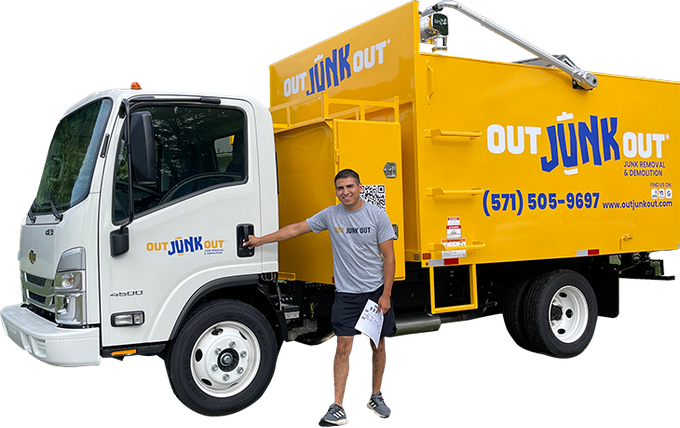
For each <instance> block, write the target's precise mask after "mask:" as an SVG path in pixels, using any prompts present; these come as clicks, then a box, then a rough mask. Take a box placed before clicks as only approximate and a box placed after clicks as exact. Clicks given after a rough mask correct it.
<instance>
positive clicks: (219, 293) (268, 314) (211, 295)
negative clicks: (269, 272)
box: [170, 275, 286, 346]
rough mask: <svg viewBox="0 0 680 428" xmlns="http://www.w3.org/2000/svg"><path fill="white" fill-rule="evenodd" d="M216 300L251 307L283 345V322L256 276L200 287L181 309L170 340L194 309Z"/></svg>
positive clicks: (215, 282)
mask: <svg viewBox="0 0 680 428" xmlns="http://www.w3.org/2000/svg"><path fill="white" fill-rule="evenodd" d="M217 299H231V300H238V301H241V302H243V303H247V304H249V305H251V306H253V307H254V308H255V309H257V310H258V311H259V312H260V313H261V314H262V315H264V317H265V318H266V319H267V321H269V325H271V327H272V330H273V331H274V334H275V335H276V339H277V342H278V343H279V346H280V345H281V343H283V340H284V338H285V336H286V332H285V331H284V329H285V322H284V323H282V322H281V321H280V319H279V315H278V313H277V311H276V309H275V308H274V304H273V303H272V301H271V299H270V298H269V296H268V295H267V293H266V291H265V290H264V288H263V287H261V286H260V285H259V278H258V275H248V276H244V277H239V278H228V279H223V280H216V281H211V282H209V283H208V284H205V285H204V286H202V287H201V288H200V289H198V290H197V291H196V293H194V295H193V296H192V297H191V299H189V301H188V302H187V304H186V305H185V306H184V309H182V312H181V313H180V315H179V317H178V318H177V321H176V322H175V326H174V327H173V329H172V333H171V334H170V340H174V339H175V337H177V333H178V332H179V329H180V328H181V327H182V324H183V323H184V320H186V319H187V317H188V316H189V315H190V314H191V313H192V312H193V310H194V309H195V308H196V307H198V306H199V305H202V304H204V303H206V302H209V301H213V300H217Z"/></svg>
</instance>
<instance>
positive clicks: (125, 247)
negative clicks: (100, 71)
mask: <svg viewBox="0 0 680 428" xmlns="http://www.w3.org/2000/svg"><path fill="white" fill-rule="evenodd" d="M152 128H153V129H152ZM154 130H155V132H154ZM128 133H131V135H132V136H133V138H132V139H133V140H134V141H133V147H132V153H130V145H129V144H127V143H128V141H129V139H128V138H127V135H128ZM137 136H141V137H140V138H141V139H139V138H136V137H137ZM147 155H148V156H147ZM145 156H146V157H145ZM131 159H134V161H133V162H132V163H134V164H135V168H134V170H133V171H132V172H131V168H130V167H129V165H130V160H131ZM138 164H139V165H143V167H140V168H137V165H138ZM143 168H146V170H145V171H143V170H142V169H143ZM130 189H133V191H132V194H130V191H129V190H130ZM276 192H277V181H276V163H275V155H274V139H273V133H272V120H271V116H270V114H269V112H268V111H267V110H266V109H265V108H264V107H263V106H262V105H261V104H259V103H258V102H256V101H254V100H253V99H250V98H248V97H226V96H225V97H217V96H214V95H210V96H207V95H201V94H179V93H177V94H174V93H173V94H162V95H160V94H157V93H153V92H146V91H141V90H112V91H106V92H101V93H96V94H93V95H91V96H89V97H87V98H85V99H84V100H82V101H81V102H79V103H78V104H76V105H75V106H73V107H72V108H70V109H69V110H68V111H67V112H66V114H65V115H64V117H63V119H62V120H61V121H60V123H59V125H58V127H57V129H56V131H55V133H54V138H53V140H52V143H51V145H50V149H49V153H48V156H47V160H46V164H45V168H44V172H43V176H42V179H41V182H40V188H39V190H38V193H37V196H36V199H35V201H34V203H33V205H32V207H31V210H30V211H29V213H28V215H27V216H26V219H25V222H24V223H23V225H22V229H21V247H20V252H19V257H20V267H21V280H22V296H23V303H22V304H21V305H18V306H12V307H8V308H5V309H3V310H2V319H3V323H4V324H5V327H6V330H7V333H8V335H9V336H10V337H11V338H12V340H13V341H14V342H16V343H17V344H18V345H19V346H20V347H22V348H24V349H26V350H27V351H28V352H29V353H30V354H32V355H33V356H34V357H36V358H38V359H40V360H42V361H44V362H46V363H49V364H54V365H59V366H80V365H97V364H99V361H100V357H101V356H102V355H103V356H113V357H122V356H125V355H130V354H134V353H136V354H145V353H151V354H157V353H159V352H161V351H162V350H163V348H164V347H165V344H166V343H167V342H168V340H169V339H171V337H176V336H177V334H178V333H179V331H180V329H181V327H182V325H183V324H182V321H183V320H185V317H186V316H187V315H188V313H189V311H190V309H191V308H192V307H195V306H196V305H197V304H199V303H200V302H201V300H202V299H203V298H204V297H205V296H206V295H208V294H209V293H220V290H224V289H226V288H231V289H233V292H234V293H237V294H239V299H240V300H241V301H245V302H250V303H251V304H252V305H254V306H255V307H259V308H260V310H259V312H261V313H264V314H267V316H268V317H271V318H272V320H271V323H270V324H273V325H276V324H277V320H276V319H275V314H274V313H275V311H274V308H273V306H272V304H271V302H270V300H269V299H268V295H267V294H266V293H267V292H266V290H265V289H264V288H263V287H262V286H258V283H259V277H260V275H261V274H262V273H272V272H277V270H278V264H277V247H276V245H272V246H268V248H263V249H262V250H261V251H257V252H254V251H248V250H247V249H242V248H241V246H240V245H239V243H240V242H242V238H243V236H244V234H245V236H247V234H252V233H258V234H260V233H263V232H269V231H273V230H275V229H277V227H278V215H277V195H276ZM130 207H134V209H132V210H131V209H130ZM244 286H246V287H244ZM239 287H241V288H240V289H239ZM237 289H238V290H239V291H238V292H237V291H234V290H237ZM258 294H261V295H258ZM267 306H269V307H267ZM244 324H247V323H245V322H241V323H236V322H235V323H234V324H229V325H228V328H227V326H223V327H222V329H223V330H225V332H227V331H228V332H229V334H225V335H224V336H229V338H228V339H219V340H217V339H215V340H208V339H210V338H212V337H214V336H208V339H206V340H204V342H210V343H209V344H210V346H211V347H212V349H210V352H214V349H216V348H217V347H221V348H224V349H228V348H230V346H229V345H230V344H231V343H233V342H237V343H235V344H234V346H231V348H233V349H237V350H238V351H239V355H238V356H237V355H232V354H234V353H233V352H232V353H225V354H224V355H222V356H221V358H222V362H225V363H228V362H229V361H232V362H233V361H235V360H236V359H237V358H238V359H240V361H241V365H240V366H239V367H234V369H235V371H234V374H235V375H236V376H234V375H232V376H231V378H232V383H238V381H236V379H238V378H239V373H237V371H236V370H238V371H241V370H244V366H245V364H247V363H246V359H248V358H250V355H252V357H253V358H254V360H252V361H250V363H251V366H252V365H253V364H255V363H257V361H255V359H257V358H261V356H262V355H261V354H262V350H259V349H256V346H254V345H252V344H251V343H248V341H247V340H245V339H243V338H242V337H247V336H248V335H249V334H254V333H252V332H251V331H250V329H248V328H247V327H243V328H241V327H242V326H243V325H244ZM229 329H231V331H230V330H229ZM211 331H213V332H214V331H215V329H212V330H211ZM282 340H283V338H282V337H279V339H278V342H279V343H280V342H281V341H282ZM223 342H224V343H223ZM241 342H242V343H241ZM274 345H275V343H274ZM239 348H242V349H239ZM273 349H274V351H276V349H277V348H276V346H274V347H273ZM194 353H195V352H194ZM241 354H244V355H246V357H245V358H244V357H240V355H241ZM274 358H275V354H274ZM226 365H227V366H228V365H229V364H226ZM210 367H212V364H211V365H209V366H208V368H207V369H206V376H207V377H209V375H210V373H211V371H210ZM246 369H247V367H246ZM244 371H245V373H244V374H243V375H244V376H247V375H248V370H244ZM220 372H222V371H220ZM256 372H257V369H256V368H254V369H253V368H252V367H251V370H250V374H251V375H252V374H256ZM218 380H219V381H220V382H223V385H222V386H221V387H210V386H207V385H206V384H207V383H210V381H209V380H207V379H206V380H205V381H204V382H203V385H204V386H206V388H207V389H208V392H210V388H213V389H215V388H217V390H218V391H219V392H221V393H226V392H225V391H227V390H228V389H229V388H228V387H231V386H232V383H229V382H227V381H225V380H224V379H223V378H220V379H218ZM267 382H268V379H267ZM199 383H200V382H199Z"/></svg>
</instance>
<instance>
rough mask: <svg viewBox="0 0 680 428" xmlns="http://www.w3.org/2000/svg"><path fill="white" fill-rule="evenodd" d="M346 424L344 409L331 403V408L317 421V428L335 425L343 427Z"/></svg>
mask: <svg viewBox="0 0 680 428" xmlns="http://www.w3.org/2000/svg"><path fill="white" fill-rule="evenodd" d="M346 423H347V413H345V409H343V408H342V407H340V406H338V405H337V404H335V403H333V404H331V407H329V408H328V412H327V413H326V416H324V417H323V418H321V420H320V421H319V426H322V427H334V426H337V425H345V424H346Z"/></svg>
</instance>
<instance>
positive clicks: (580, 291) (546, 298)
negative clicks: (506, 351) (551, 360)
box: [524, 269, 597, 358]
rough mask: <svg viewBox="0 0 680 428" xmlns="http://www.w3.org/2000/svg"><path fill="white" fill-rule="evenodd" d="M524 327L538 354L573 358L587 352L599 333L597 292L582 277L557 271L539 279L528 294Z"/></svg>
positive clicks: (566, 271) (572, 272) (573, 273)
mask: <svg viewBox="0 0 680 428" xmlns="http://www.w3.org/2000/svg"><path fill="white" fill-rule="evenodd" d="M525 299H526V300H525V304H526V307H525V311H524V326H525V328H526V332H527V337H528V338H529V340H530V341H531V344H532V345H533V347H534V349H536V350H537V351H538V352H542V353H544V354H547V355H550V356H554V357H557V358H571V357H575V356H576V355H579V354H580V353H581V352H583V351H584V350H585V349H586V347H587V346H588V344H589V343H590V340H591V339H592V338H593V333H594V332H595V325H596V323H597V301H596V298H595V292H594V291H593V288H592V287H591V286H590V284H589V283H588V280H586V279H585V278H584V277H583V276H582V275H581V274H579V273H577V272H574V271H571V270H566V269H565V270H556V271H553V272H549V273H547V274H545V275H542V276H539V277H538V278H537V279H536V280H535V281H534V282H533V283H532V284H531V286H530V287H529V289H528V290H527V294H526V297H525Z"/></svg>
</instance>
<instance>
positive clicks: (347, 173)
mask: <svg viewBox="0 0 680 428" xmlns="http://www.w3.org/2000/svg"><path fill="white" fill-rule="evenodd" d="M341 178H353V179H354V181H356V182H357V184H361V180H359V174H357V173H356V171H354V170H353V169H349V168H348V169H343V170H342V171H340V172H339V173H337V174H336V175H335V180H333V182H334V183H337V182H338V180H340V179H341Z"/></svg>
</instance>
